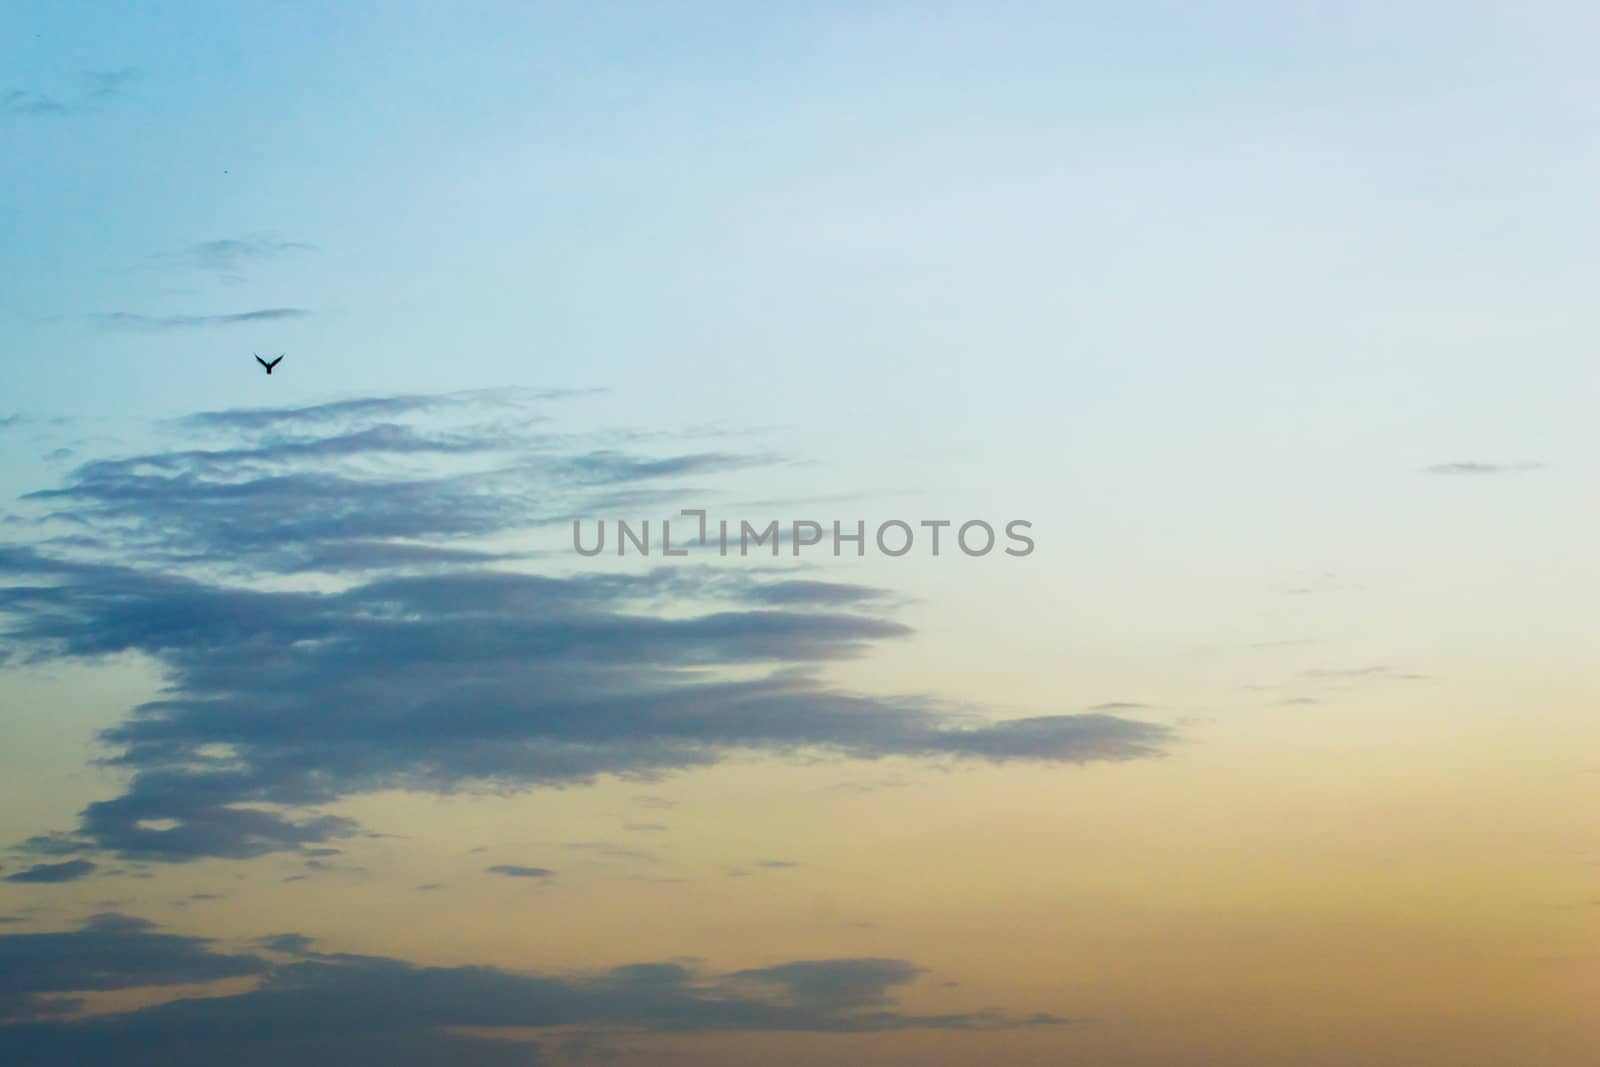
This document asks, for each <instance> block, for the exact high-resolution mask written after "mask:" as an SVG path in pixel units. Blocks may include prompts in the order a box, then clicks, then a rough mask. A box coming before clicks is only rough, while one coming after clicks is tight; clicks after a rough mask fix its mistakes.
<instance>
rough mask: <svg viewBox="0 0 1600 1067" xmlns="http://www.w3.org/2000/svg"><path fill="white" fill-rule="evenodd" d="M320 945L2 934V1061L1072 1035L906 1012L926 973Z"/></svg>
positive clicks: (128, 932)
mask: <svg viewBox="0 0 1600 1067" xmlns="http://www.w3.org/2000/svg"><path fill="white" fill-rule="evenodd" d="M313 944H314V941H313V939H311V938H308V937H305V936H304V935H301V934H281V935H277V936H275V937H270V938H263V939H261V940H260V941H259V942H257V943H256V950H255V951H249V952H237V953H228V952H222V951H219V950H218V948H217V947H216V945H215V943H214V942H212V941H210V940H208V939H204V938H196V937H186V936H180V935H176V934H168V933H162V932H160V931H159V930H158V929H157V928H156V927H155V925H154V924H152V923H150V922H147V921H145V920H142V919H137V918H133V917H131V916H125V915H118V914H103V915H97V916H94V917H93V918H90V919H89V920H87V921H86V922H85V923H83V925H82V926H81V927H80V928H79V929H77V930H68V931H58V932H48V933H24V934H0V1060H4V1061H5V1062H7V1063H96V1064H104V1065H107V1067H136V1065H137V1067H144V1065H154V1064H158V1063H159V1064H163V1065H168V1067H174V1065H175V1067H185V1065H200V1064H207V1065H209V1064H213V1063H218V1062H227V1063H230V1064H237V1065H241V1067H245V1065H261V1067H267V1065H274V1067H275V1065H278V1064H282V1063H285V1062H290V1061H291V1060H292V1059H303V1060H306V1061H308V1062H313V1063H346V1064H351V1065H352V1067H366V1065H369V1064H372V1065H376V1064H380V1063H382V1064H386V1065H388V1064H400V1065H407V1064H415V1065H421V1064H436V1063H458V1064H463V1065H467V1067H491V1065H496V1067H497V1065H503V1064H504V1065H509V1064H523V1065H526V1064H532V1063H538V1062H541V1060H540V1058H539V1048H538V1046H537V1045H536V1044H534V1043H532V1042H529V1041H527V1040H516V1041H513V1040H497V1039H495V1038H494V1037H492V1036H484V1035H470V1034H464V1033H460V1032H458V1031H457V1029H456V1028H463V1027H471V1028H476V1029H479V1030H481V1031H490V1032H493V1031H496V1030H513V1029H515V1030H533V1031H540V1030H550V1029H555V1028H580V1029H582V1030H586V1031H589V1032H592V1033H613V1034H614V1033H632V1034H687V1033H711V1032H728V1031H790V1032H795V1031H799V1032H811V1033H870V1032H884V1031H894V1030H909V1029H943V1030H997V1029H1009V1028H1015V1027H1024V1026H1041V1025H1057V1024H1060V1023H1062V1022H1064V1021H1065V1020H1063V1019H1060V1018H1057V1017H1055V1016H1030V1017H1021V1018H1019V1017H1013V1016H1007V1015H1003V1014H1001V1013H998V1012H993V1011H980V1012H964V1013H954V1014H938V1015H918V1014H914V1013H908V1012H904V1011H902V1010H899V1009H898V1008H897V1007H896V1005H895V1000H894V994H895V992H896V991H897V990H899V989H901V988H904V987H906V986H909V985H911V984H912V983H914V982H915V981H917V980H918V979H919V978H920V977H921V976H922V975H923V973H924V972H923V969H922V968H920V967H918V966H917V965H915V964H913V963H911V962H909V961H907V960H899V959H880V958H870V957H868V958H845V959H821V960H795V961H790V962H787V963H782V964H778V965H775V966H771V967H763V968H754V969H745V970H739V971H733V972H728V973H722V974H718V973H713V972H708V971H706V970H704V969H702V968H699V967H696V966H693V965H691V964H689V963H685V962H681V961H668V962H658V963H642V964H632V965H627V966H621V967H613V968H610V969H608V970H605V971H601V972H598V973H593V974H582V975H570V974H569V975H539V974H530V973H522V972H513V971H506V970H502V969H499V968H494V967H424V966H418V965H416V964H413V963H410V962H407V961H404V960H397V959H391V958H388V957H381V956H356V955H348V954H334V953H322V952H316V951H313V949H312V946H313ZM225 979H247V980H251V981H252V982H253V983H254V984H253V986H252V987H251V988H247V989H244V990H242V991H239V990H229V989H225V988H214V989H211V990H209V991H208V993H207V994H206V995H203V996H190V997H183V998H179V999H172V1000H167V1001H165V1002H162V1003H158V1004H155V1005H153V1006H150V1007H145V1008H140V1009H136V1010H133V1011H123V1012H118V1013H112V1014H103V1013H97V1014H88V1015H85V1014H83V1013H82V1009H84V1008H85V1007H87V1006H88V1004H87V1002H86V1000H85V995H87V994H96V993H107V992H115V991H119V990H134V989H160V988H175V987H189V988H192V987H196V986H201V987H204V986H209V985H211V984H212V983H216V982H218V981H221V980H225ZM102 1011H103V1009H102ZM175 1035H182V1037H181V1040H179V1039H177V1038H176V1037H175Z"/></svg>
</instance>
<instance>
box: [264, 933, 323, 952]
mask: <svg viewBox="0 0 1600 1067" xmlns="http://www.w3.org/2000/svg"><path fill="white" fill-rule="evenodd" d="M256 944H257V945H259V946H260V947H261V948H263V949H266V950H267V951H268V952H281V953H284V954H285V955H289V956H304V955H305V954H306V953H308V952H310V951H311V946H312V945H314V944H316V938H312V937H307V936H306V935H305V934H272V935H270V936H268V937H261V938H257V939H256Z"/></svg>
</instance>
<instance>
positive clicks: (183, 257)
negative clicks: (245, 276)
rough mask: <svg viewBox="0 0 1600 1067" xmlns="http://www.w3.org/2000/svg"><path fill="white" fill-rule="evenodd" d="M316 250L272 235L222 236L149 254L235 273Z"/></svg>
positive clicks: (156, 258)
mask: <svg viewBox="0 0 1600 1067" xmlns="http://www.w3.org/2000/svg"><path fill="white" fill-rule="evenodd" d="M315 251H317V246H316V245H314V244H311V243H309V242H307V241H283V240H278V239H277V238H273V237H226V238H221V239H218V240H214V241H200V242H198V243H196V244H192V245H189V246H188V247H186V248H182V249H179V250H178V251H175V252H163V253H159V254H157V255H155V256H153V257H152V259H153V260H154V261H155V262H156V263H165V264H173V265H179V264H181V265H185V266H191V267H195V268H198V269H200V270H207V271H214V272H218V273H222V274H236V273H237V272H239V271H241V270H243V269H245V268H247V267H250V266H255V265H259V264H262V263H266V262H269V261H271V260H274V259H280V258H282V257H284V256H290V255H298V254H303V253H306V252H315Z"/></svg>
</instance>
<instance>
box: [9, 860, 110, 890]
mask: <svg viewBox="0 0 1600 1067" xmlns="http://www.w3.org/2000/svg"><path fill="white" fill-rule="evenodd" d="M95 870H96V868H95V865H94V864H93V863H91V862H90V861H89V860H67V861H66V862H65V863H40V864H36V865H34V866H32V867H29V868H28V869H27V870H23V871H18V872H17V873H15V874H8V875H6V881H8V882H20V883H24V884H30V883H31V884H35V885H43V884H54V883H59V882H76V881H77V880H78V879H80V878H87V877H88V876H89V875H91V874H93V873H94V872H95Z"/></svg>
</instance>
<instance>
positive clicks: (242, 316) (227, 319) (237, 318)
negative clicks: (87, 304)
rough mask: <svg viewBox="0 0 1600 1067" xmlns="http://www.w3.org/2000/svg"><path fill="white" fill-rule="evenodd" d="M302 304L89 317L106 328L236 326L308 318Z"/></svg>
mask: <svg viewBox="0 0 1600 1067" xmlns="http://www.w3.org/2000/svg"><path fill="white" fill-rule="evenodd" d="M310 315H311V312H309V311H307V310H306V309H305V308H257V309H256V310H254V311H236V312H232V313H228V314H220V315H141V314H137V313H135V312H131V311H105V312H98V313H96V314H93V315H90V316H88V318H89V321H91V322H93V323H95V324H97V325H99V326H100V327H101V328H102V329H107V330H136V331H141V332H145V333H160V332H163V331H166V330H187V329H194V328H196V327H204V326H237V325H240V324H243V323H248V322H274V321H278V320H282V319H304V318H309V317H310Z"/></svg>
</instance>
